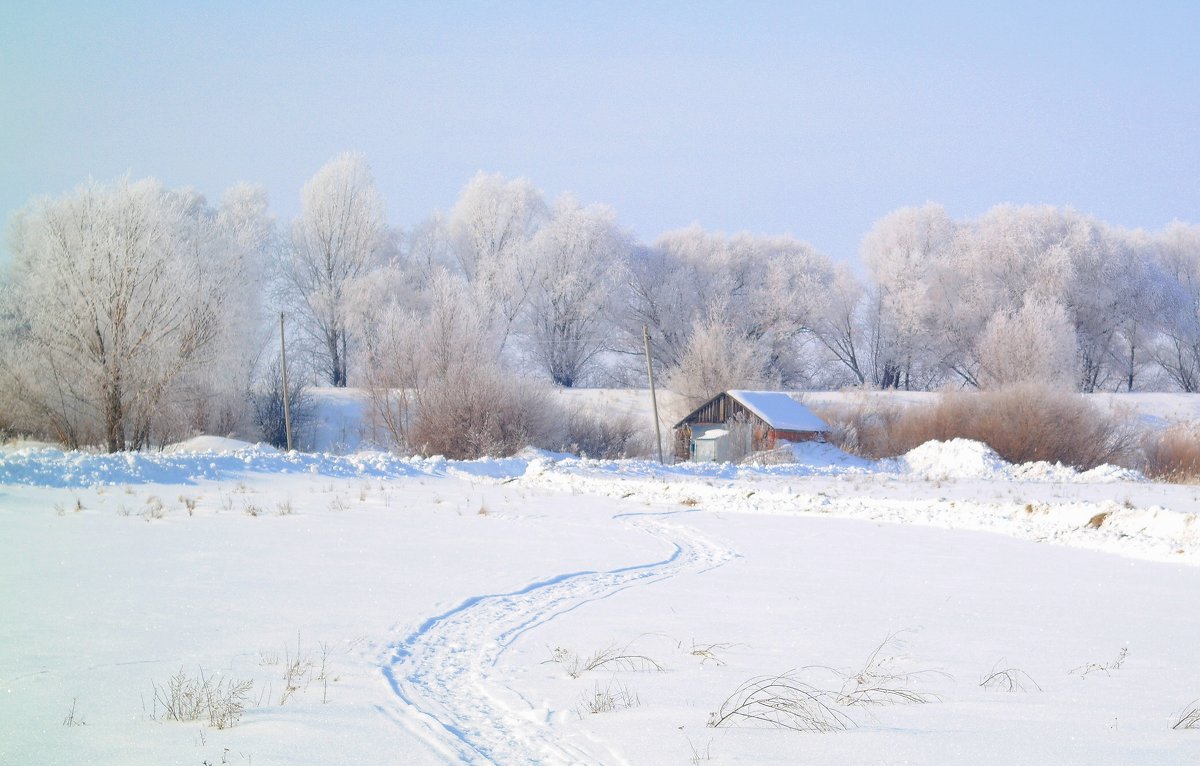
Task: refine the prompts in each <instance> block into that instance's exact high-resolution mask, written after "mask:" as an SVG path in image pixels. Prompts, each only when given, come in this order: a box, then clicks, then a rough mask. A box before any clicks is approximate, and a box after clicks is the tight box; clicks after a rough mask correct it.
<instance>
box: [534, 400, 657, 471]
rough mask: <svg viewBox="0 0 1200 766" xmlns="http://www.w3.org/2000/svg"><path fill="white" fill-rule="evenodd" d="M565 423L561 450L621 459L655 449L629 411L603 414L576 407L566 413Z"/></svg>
mask: <svg viewBox="0 0 1200 766" xmlns="http://www.w3.org/2000/svg"><path fill="white" fill-rule="evenodd" d="M565 427H566V433H565V434H564V435H563V437H562V439H561V440H560V441H559V443H558V445H557V447H556V448H555V449H557V450H558V451H560V452H570V453H573V454H576V455H582V456H583V457H590V458H597V459H600V460H619V459H621V458H627V457H636V456H644V455H649V454H650V453H651V451H652V450H653V447H652V446H651V445H650V444H648V443H647V440H646V438H645V437H644V436H643V435H642V434H641V432H640V429H639V428H638V426H637V424H636V423H635V422H634V419H633V416H632V415H629V414H619V415H611V416H603V415H593V414H590V413H586V412H580V411H577V410H576V411H572V412H571V413H570V414H568V415H567V416H566V426H565Z"/></svg>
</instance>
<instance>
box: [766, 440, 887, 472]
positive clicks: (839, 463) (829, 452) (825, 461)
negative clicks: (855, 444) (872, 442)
mask: <svg viewBox="0 0 1200 766" xmlns="http://www.w3.org/2000/svg"><path fill="white" fill-rule="evenodd" d="M788 446H789V447H790V448H791V450H792V460H793V461H794V462H796V463H798V464H800V465H803V466H806V467H808V468H813V469H826V470H833V469H839V468H858V469H862V470H872V469H874V468H876V463H875V462H874V461H871V460H867V459H865V458H861V457H858V456H857V455H851V454H850V453H849V452H846V451H845V450H842V449H839V448H838V447H835V446H834V445H832V444H829V443H828V442H798V443H794V444H790V445H788Z"/></svg>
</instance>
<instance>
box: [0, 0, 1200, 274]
mask: <svg viewBox="0 0 1200 766" xmlns="http://www.w3.org/2000/svg"><path fill="white" fill-rule="evenodd" d="M6 6H7V7H6V10H5V12H4V14H3V16H4V20H3V24H0V217H3V218H4V219H7V218H8V217H9V216H10V215H11V213H12V212H13V211H15V210H17V209H19V208H20V207H22V206H23V205H25V204H26V203H27V202H28V201H29V200H30V199H31V198H33V197H34V196H36V195H44V194H49V195H58V194H62V193H64V192H67V191H69V190H71V189H72V188H74V187H75V186H77V185H78V184H79V183H81V182H82V181H84V180H85V179H87V178H89V177H91V178H95V179H98V180H109V179H112V178H116V177H119V176H121V175H123V174H126V173H128V174H131V175H132V176H133V177H135V178H140V177H145V176H153V177H156V178H158V179H159V180H160V181H162V182H163V183H164V184H166V185H167V186H170V187H192V188H195V189H198V190H200V191H201V192H203V193H205V194H206V195H207V196H208V197H209V199H210V200H212V201H214V202H215V201H216V200H218V199H219V198H220V195H221V193H222V192H223V191H224V190H225V189H227V188H228V187H230V186H232V185H233V184H235V183H238V182H240V181H250V182H253V183H258V184H261V185H263V186H264V187H265V188H266V189H267V191H268V193H269V195H270V199H271V207H272V211H273V212H274V213H275V215H277V216H278V218H279V220H281V221H287V220H290V219H291V218H293V217H294V216H295V215H296V214H297V213H298V212H299V193H300V188H301V186H302V185H303V183H304V181H305V180H306V179H307V178H309V177H310V176H311V175H312V174H313V173H314V172H316V170H317V169H318V168H319V167H320V166H321V165H322V164H324V163H325V162H326V161H328V160H329V159H331V158H332V157H334V156H336V155H337V154H339V153H341V152H343V151H359V152H363V153H365V154H366V155H367V159H368V161H369V163H370V165H371V167H372V169H373V171H374V173H375V177H376V180H377V183H378V185H379V188H380V190H381V191H382V193H383V195H384V197H385V199H386V201H387V207H388V215H389V221H390V222H391V223H392V224H394V225H398V226H401V227H405V228H408V227H411V226H414V225H415V224H417V223H419V222H420V221H421V220H422V219H424V218H425V217H426V216H428V215H429V214H430V213H432V212H433V211H435V210H442V211H445V210H448V209H449V208H450V207H451V206H452V205H453V203H454V200H455V198H456V197H457V195H458V192H459V190H460V189H461V188H462V187H463V185H464V184H465V183H466V182H467V181H468V180H469V179H470V177H471V176H472V175H474V174H475V173H476V172H477V171H479V170H484V171H487V172H498V173H501V174H503V175H505V176H508V177H517V176H524V177H526V178H529V179H530V180H531V181H532V182H533V183H534V184H535V186H537V187H538V188H540V189H541V190H542V191H543V192H544V193H545V194H546V196H547V198H548V199H553V198H554V197H556V196H558V195H559V194H561V193H563V192H568V191H569V192H572V193H573V194H574V195H575V196H576V197H578V198H579V199H580V200H581V201H582V202H584V203H593V202H597V203H604V204H607V205H610V206H612V207H613V208H614V209H615V210H616V212H617V216H618V218H619V220H620V221H621V222H622V223H623V224H624V225H625V226H626V227H628V228H629V229H630V230H631V231H632V232H633V233H634V235H636V236H637V237H638V238H640V239H641V240H643V241H646V242H650V241H653V240H654V239H655V238H656V237H657V235H659V234H660V233H662V232H664V231H668V230H671V229H676V228H680V227H684V226H688V225H690V224H692V223H698V224H699V225H701V226H702V227H704V228H706V229H709V230H714V231H724V232H727V233H733V232H737V231H750V232H754V233H763V234H792V235H794V236H796V237H799V238H801V239H804V240H807V241H809V242H811V243H812V244H813V245H815V246H816V247H817V248H818V249H819V250H821V251H822V252H825V253H827V254H828V255H830V256H831V257H833V258H835V259H837V260H842V261H850V262H852V261H854V260H855V259H856V257H857V252H858V246H859V242H860V240H861V238H862V236H863V234H865V233H866V232H867V231H868V230H869V228H870V227H871V225H872V223H873V222H874V221H876V220H878V219H879V218H881V217H882V216H884V215H886V214H887V213H888V212H890V211H892V210H895V209H897V208H899V207H903V206H907V205H921V204H923V203H925V202H927V201H933V202H939V203H942V204H944V205H945V206H946V208H947V209H948V210H949V212H950V214H951V215H953V216H955V217H959V218H969V217H973V216H977V215H979V214H981V213H983V212H984V211H986V210H987V209H988V208H990V207H992V206H993V205H996V204H999V203H1004V202H1012V203H1018V204H1024V203H1031V204H1053V205H1070V206H1073V207H1075V208H1076V209H1078V210H1081V211H1083V212H1086V213H1091V214H1093V215H1096V216H1098V217H1100V218H1102V219H1104V220H1107V221H1110V222H1112V223H1114V224H1118V225H1122V226H1126V227H1131V228H1133V227H1142V228H1147V229H1159V228H1162V227H1163V226H1164V225H1166V224H1167V223H1169V222H1170V221H1172V220H1175V219H1179V220H1184V221H1188V222H1200V140H1198V139H1200V130H1198V126H1200V45H1197V43H1196V41H1197V40H1200V2H1194V1H1189V2H1158V3H1156V2H1142V3H1132V2H1131V3H1110V2H1080V3H1070V2H1057V3H1056V2H1048V1H1045V0H1044V1H1043V2H1032V3H1026V2H996V3H982V4H976V3H969V2H962V1H961V0H957V1H956V2H946V3H936V2H911V3H907V2H906V3H892V2H881V3H868V2H787V3H769V2H762V3H757V2H745V1H743V2H727V3H721V2H695V1H693V2H633V3H623V2H609V3H574V2H545V3H538V2H518V1H516V0H513V1H509V2H448V1H447V2H429V3H423V2H381V3H356V2H345V3H311V2H310V3H305V2H261V3H242V2H230V3H223V2H205V3H186V4H184V3H175V2H169V1H164V0H158V1H157V2H142V3H138V2H120V1H119V0H114V1H113V2H107V3H94V2H87V3H75V4H72V3H55V2H24V1H23V0H18V1H17V2H15V3H13V2H10V3H8V4H6ZM3 257H5V256H4V255H3V254H0V258H3Z"/></svg>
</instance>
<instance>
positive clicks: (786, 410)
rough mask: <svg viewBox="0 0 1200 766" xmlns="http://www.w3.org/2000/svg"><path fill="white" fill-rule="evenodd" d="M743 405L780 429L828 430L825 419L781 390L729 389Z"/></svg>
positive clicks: (729, 392) (730, 393)
mask: <svg viewBox="0 0 1200 766" xmlns="http://www.w3.org/2000/svg"><path fill="white" fill-rule="evenodd" d="M727 393H728V394H729V395H730V396H731V397H733V398H734V399H736V400H737V401H738V402H740V403H741V404H742V406H743V407H745V408H746V409H748V410H750V411H751V412H753V413H754V414H755V415H757V416H759V417H760V418H762V419H763V421H764V422H765V423H766V424H767V425H769V426H771V428H774V429H776V430H780V431H828V430H829V426H828V425H826V424H825V421H824V420H821V419H820V418H819V417H817V416H816V415H814V414H813V411H812V410H810V409H809V408H808V407H805V406H804V405H803V404H801V403H800V402H798V401H796V400H795V399H793V398H792V397H790V396H788V395H787V394H785V393H782V392H780V391H740V390H739V391H728V392H727Z"/></svg>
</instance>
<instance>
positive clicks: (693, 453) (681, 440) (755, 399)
mask: <svg viewBox="0 0 1200 766" xmlns="http://www.w3.org/2000/svg"><path fill="white" fill-rule="evenodd" d="M828 432H829V426H827V425H826V424H825V421H823V420H821V419H820V418H819V417H817V416H816V415H814V414H813V412H812V410H810V409H809V408H807V407H805V406H804V405H803V404H801V403H800V402H798V401H796V400H795V399H793V398H792V397H790V396H788V395H787V394H785V393H781V392H779V391H725V392H723V393H720V394H717V395H716V396H714V397H713V398H712V399H709V400H708V401H707V402H705V403H704V404H702V405H700V406H699V407H697V408H696V410H695V411H694V412H692V413H691V414H690V415H688V416H687V417H686V418H684V419H683V420H681V421H679V422H678V423H676V424H675V459H676V460H697V461H712V462H717V463H724V462H728V461H733V460H737V459H739V458H741V457H743V456H745V455H748V454H750V453H751V452H762V451H764V450H771V449H775V447H776V446H778V445H779V443H780V442H783V441H788V442H803V441H823V440H824V439H825V434H827V433H828Z"/></svg>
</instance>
